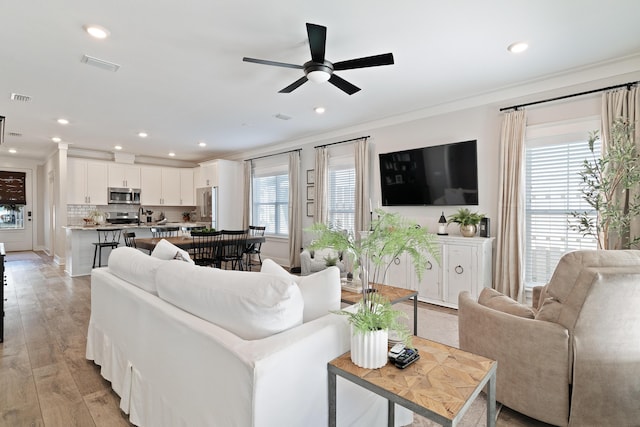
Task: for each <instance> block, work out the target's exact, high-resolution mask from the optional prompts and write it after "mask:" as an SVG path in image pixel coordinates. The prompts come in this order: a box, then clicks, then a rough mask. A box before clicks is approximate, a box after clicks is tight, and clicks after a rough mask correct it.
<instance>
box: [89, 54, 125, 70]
mask: <svg viewBox="0 0 640 427" xmlns="http://www.w3.org/2000/svg"><path fill="white" fill-rule="evenodd" d="M80 62H83V63H85V64H87V65H93V66H94V67H98V68H102V69H103V70H107V71H111V72H114V73H115V72H116V71H118V69H119V68H120V66H119V65H118V64H114V63H113V62H109V61H105V60H104V59H98V58H94V57H93V56H89V55H82V59H81V60H80Z"/></svg>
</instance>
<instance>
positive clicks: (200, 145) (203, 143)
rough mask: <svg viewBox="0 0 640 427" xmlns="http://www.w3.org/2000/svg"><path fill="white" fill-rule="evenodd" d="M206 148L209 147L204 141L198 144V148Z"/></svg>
mask: <svg viewBox="0 0 640 427" xmlns="http://www.w3.org/2000/svg"><path fill="white" fill-rule="evenodd" d="M206 146H207V143H206V142H204V141H200V142H198V147H206Z"/></svg>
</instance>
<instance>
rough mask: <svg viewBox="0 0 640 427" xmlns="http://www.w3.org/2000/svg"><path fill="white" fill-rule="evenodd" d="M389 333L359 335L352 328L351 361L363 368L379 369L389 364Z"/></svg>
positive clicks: (384, 331)
mask: <svg viewBox="0 0 640 427" xmlns="http://www.w3.org/2000/svg"><path fill="white" fill-rule="evenodd" d="M388 351H389V331H388V330H386V329H383V330H379V331H369V332H365V333H359V332H357V331H355V330H354V328H353V326H351V361H352V362H353V363H355V364H356V365H358V366H360V367H361V368H366V369H378V368H382V367H383V366H384V365H386V364H387V360H388V359H387V357H388V355H387V353H388Z"/></svg>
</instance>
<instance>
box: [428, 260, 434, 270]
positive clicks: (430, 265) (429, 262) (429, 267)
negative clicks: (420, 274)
mask: <svg viewBox="0 0 640 427" xmlns="http://www.w3.org/2000/svg"><path fill="white" fill-rule="evenodd" d="M431 269H433V264H431V261H427V270H431Z"/></svg>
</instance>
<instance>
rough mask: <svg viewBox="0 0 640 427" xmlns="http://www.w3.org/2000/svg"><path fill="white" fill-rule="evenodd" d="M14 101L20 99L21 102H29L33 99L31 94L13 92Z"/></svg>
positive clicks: (12, 98)
mask: <svg viewBox="0 0 640 427" xmlns="http://www.w3.org/2000/svg"><path fill="white" fill-rule="evenodd" d="M11 100H12V101H20V102H29V101H31V97H30V96H29V95H21V94H19V93H12V94H11Z"/></svg>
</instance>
